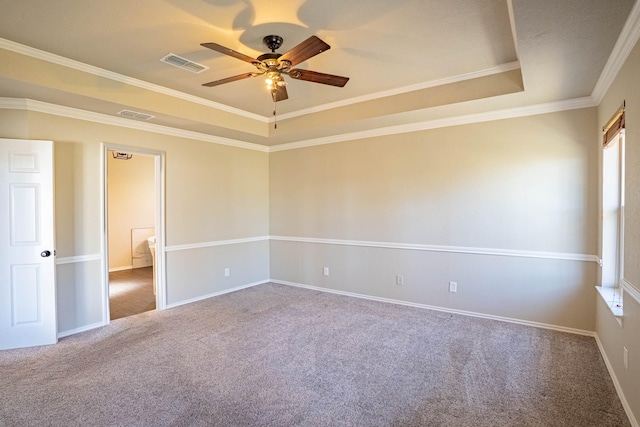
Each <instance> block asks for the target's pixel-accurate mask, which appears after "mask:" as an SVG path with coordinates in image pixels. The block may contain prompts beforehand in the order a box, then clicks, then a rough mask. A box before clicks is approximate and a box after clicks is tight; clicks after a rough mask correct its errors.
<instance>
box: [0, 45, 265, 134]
mask: <svg viewBox="0 0 640 427" xmlns="http://www.w3.org/2000/svg"><path fill="white" fill-rule="evenodd" d="M0 49H5V50H9V51H12V52H15V53H19V54H21V55H26V56H30V57H32V58H35V59H39V60H42V61H46V62H50V63H52V64H57V65H61V66H63V67H67V68H72V69H74V70H78V71H81V72H84V73H89V74H93V75H95V76H99V77H104V78H105V79H109V80H114V81H116V82H120V83H124V84H127V85H131V86H136V87H139V88H142V89H145V90H150V91H152V92H156V93H161V94H163V95H168V96H172V97H174V98H179V99H183V100H185V101H188V102H193V103H195V104H200V105H204V106H207V107H212V108H215V109H218V110H221V111H226V112H227V113H231V114H236V115H238V116H242V117H246V118H248V119H253V120H258V121H260V122H263V123H267V122H268V119H267V118H266V117H264V116H261V115H259V114H255V113H250V112H248V111H245V110H241V109H239V108H234V107H230V106H228V105H225V104H221V103H219V102H215V101H210V100H208V99H204V98H200V97H198V96H194V95H189V94H187V93H184V92H180V91H177V90H174V89H169V88H166V87H164V86H159V85H156V84H153V83H149V82H145V81H143V80H139V79H135V78H133V77H128V76H125V75H123V74H119V73H114V72H113V71H109V70H105V69H104V68H99V67H94V66H93V65H89V64H85V63H84V62H79V61H74V60H73V59H69V58H65V57H63V56H60V55H56V54H53V53H50V52H45V51H43V50H40V49H36V48H33V47H30V46H26V45H23V44H20V43H16V42H13V41H11V40H7V39H3V38H0Z"/></svg>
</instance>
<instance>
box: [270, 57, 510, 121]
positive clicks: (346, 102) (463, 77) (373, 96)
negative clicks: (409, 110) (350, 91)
mask: <svg viewBox="0 0 640 427" xmlns="http://www.w3.org/2000/svg"><path fill="white" fill-rule="evenodd" d="M519 68H520V62H518V61H515V62H510V63H508V64H501V65H498V66H497V67H492V68H487V69H485V70H480V71H473V72H471V73H465V74H459V75H457V76H452V77H446V78H442V79H438V80H431V81H428V82H423V83H417V84H413V85H409V86H404V87H400V88H395V89H390V90H385V91H381V92H375V93H371V94H368V95H363V96H357V97H355V98H349V99H344V100H342V101H336V102H330V103H328V104H323V105H318V106H315V107H310V108H305V109H302V110H298V111H293V112H291V113H285V114H280V115H278V120H280V121H284V120H288V119H293V118H295V117H300V116H305V115H307V114H313V113H319V112H321V111H326V110H331V109H334V108H339V107H346V106H348V105H353V104H358V103H360V102H367V101H373V100H376V99H380V98H386V97H389V96H394V95H401V94H403V93H408V92H415V91H417V90H422V89H428V88H431V87H437V86H444V85H447V84H452V83H459V82H463V81H465V80H472V79H477V78H480V77H486V76H491V75H494V74H500V73H505V72H507V71H512V70H517V69H519ZM269 121H270V122H274V121H275V119H274V118H273V117H271V118H269Z"/></svg>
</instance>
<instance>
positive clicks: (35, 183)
mask: <svg viewBox="0 0 640 427" xmlns="http://www.w3.org/2000/svg"><path fill="white" fill-rule="evenodd" d="M53 227H54V223H53V143H52V142H51V141H26V140H14V139H0V350H4V349H8V348H17V347H29V346H34V345H44V344H54V343H55V342H57V340H58V339H57V324H56V286H55V261H54V228H53Z"/></svg>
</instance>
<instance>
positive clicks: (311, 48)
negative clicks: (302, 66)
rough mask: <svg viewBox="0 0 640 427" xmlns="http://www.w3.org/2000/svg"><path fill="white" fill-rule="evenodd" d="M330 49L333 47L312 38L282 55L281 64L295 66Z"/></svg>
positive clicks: (316, 38)
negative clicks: (284, 62) (287, 62)
mask: <svg viewBox="0 0 640 427" xmlns="http://www.w3.org/2000/svg"><path fill="white" fill-rule="evenodd" d="M329 49H331V46H329V45H328V44H326V43H325V42H323V41H322V40H320V39H319V38H318V37H316V36H311V37H309V38H308V39H306V40H305V41H303V42H302V43H300V44H299V45H297V46H295V47H293V48H292V49H291V50H289V51H288V52H287V53H285V54H284V55H282V56H281V57H280V62H282V61H289V62H290V63H291V66H294V65H296V64H299V63H301V62H302V61H306V60H307V59H309V58H311V57H313V56H316V55H317V54H319V53H322V52H324V51H325V50H329Z"/></svg>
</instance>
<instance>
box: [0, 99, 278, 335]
mask: <svg viewBox="0 0 640 427" xmlns="http://www.w3.org/2000/svg"><path fill="white" fill-rule="evenodd" d="M5 121H8V122H10V123H11V124H12V125H11V126H8V127H6V128H5V127H3V128H2V130H1V131H0V133H1V135H0V136H2V137H7V138H26V139H45V140H53V141H54V155H55V165H54V167H55V180H56V182H55V198H56V199H55V202H56V208H55V214H56V239H57V242H56V249H57V260H58V261H63V262H62V263H61V264H59V265H58V266H57V294H58V330H59V332H60V333H63V334H64V333H69V332H73V331H76V330H81V329H83V328H87V327H90V326H94V325H95V324H97V323H100V322H101V321H102V319H103V313H102V303H103V297H104V292H103V288H102V283H101V282H102V271H101V262H100V260H99V259H97V260H96V259H95V258H96V257H97V258H99V257H100V254H101V249H102V248H101V239H102V231H101V230H102V227H101V220H100V217H101V207H100V206H101V191H102V189H101V184H100V182H101V181H100V179H101V177H100V173H101V172H100V170H101V166H100V165H101V143H102V142H106V143H111V144H118V145H125V146H133V147H140V148H149V149H153V150H159V151H164V152H165V160H166V176H165V185H166V201H165V203H166V245H167V246H168V249H171V247H172V246H176V245H193V244H203V245H206V244H207V243H211V242H213V243H215V242H216V241H220V240H229V239H241V238H249V237H256V236H266V235H268V233H269V223H268V216H269V212H268V206H269V201H268V198H269V194H268V178H269V177H268V155H267V153H264V152H258V151H252V150H246V149H240V148H234V147H228V146H222V145H215V144H210V143H205V142H200V141H194V140H190V139H182V138H177V137H172V136H166V135H160V134H156V133H151V132H144V131H138V130H132V129H127V128H123V127H117V126H111V125H105V124H99V123H93V122H88V121H83V120H76V119H70V118H65V117H59V116H54V115H47V114H42V113H34V112H30V113H28V114H24V113H19V114H15V113H14V112H11V111H8V110H2V111H0V123H4V122H5ZM174 249H175V250H173V251H172V252H168V253H167V256H166V270H167V295H168V300H167V303H168V304H170V305H172V304H178V303H180V302H182V301H184V299H185V298H198V297H203V296H206V295H208V294H211V293H215V292H219V291H220V290H225V289H230V288H233V287H236V286H242V285H246V284H248V283H255V282H260V281H265V280H267V279H268V278H269V270H268V267H269V266H268V259H269V258H268V257H269V254H268V245H267V244H266V242H264V241H257V242H249V243H238V244H234V245H222V246H219V247H218V251H217V253H216V256H217V260H216V261H217V262H220V263H222V262H224V263H225V265H224V266H223V267H222V269H221V270H220V269H218V270H216V271H214V272H211V271H210V270H211V265H212V260H211V259H210V258H209V257H205V256H202V255H201V254H200V251H203V252H204V253H207V251H208V249H209V248H206V247H203V248H196V249H190V250H189V252H190V254H189V255H193V256H187V255H186V254H183V253H182V252H183V251H182V250H181V249H180V248H174ZM87 258H88V259H87ZM226 267H233V269H232V273H231V276H230V277H224V268H226ZM203 277H206V279H204V280H203V279H202V278H203Z"/></svg>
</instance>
